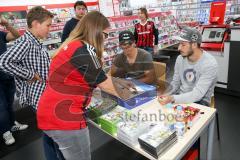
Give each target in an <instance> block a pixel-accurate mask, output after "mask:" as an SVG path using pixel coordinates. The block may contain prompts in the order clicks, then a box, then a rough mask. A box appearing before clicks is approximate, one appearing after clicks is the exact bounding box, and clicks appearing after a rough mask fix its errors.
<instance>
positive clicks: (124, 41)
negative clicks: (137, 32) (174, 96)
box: [111, 31, 155, 84]
mask: <svg viewBox="0 0 240 160" xmlns="http://www.w3.org/2000/svg"><path fill="white" fill-rule="evenodd" d="M119 45H120V47H121V48H122V50H123V54H119V55H117V57H116V58H115V59H114V62H113V65H112V67H111V75H112V76H114V77H120V78H133V79H138V80H139V81H141V82H144V83H148V84H151V83H153V82H154V80H155V74H154V70H153V63H152V56H151V54H149V53H148V52H146V51H145V50H143V49H140V48H136V45H135V40H134V35H133V33H132V32H130V31H122V32H121V33H120V34H119Z"/></svg>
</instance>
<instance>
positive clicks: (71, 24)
mask: <svg viewBox="0 0 240 160" xmlns="http://www.w3.org/2000/svg"><path fill="white" fill-rule="evenodd" d="M74 11H75V15H76V17H73V18H71V19H70V20H69V21H67V22H66V24H65V26H64V28H63V34H62V39H61V41H62V43H63V42H64V41H65V40H66V39H67V38H68V36H69V34H70V33H71V32H72V30H73V29H74V28H75V26H76V25H77V24H78V22H79V20H80V19H81V18H82V17H83V16H84V15H85V14H86V13H87V11H88V10H87V5H86V4H85V3H84V2H83V1H77V2H75V4H74Z"/></svg>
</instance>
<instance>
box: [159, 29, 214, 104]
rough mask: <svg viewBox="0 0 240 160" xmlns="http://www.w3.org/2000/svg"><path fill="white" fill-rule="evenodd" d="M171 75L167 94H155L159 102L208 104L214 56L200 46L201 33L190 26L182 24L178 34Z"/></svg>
mask: <svg viewBox="0 0 240 160" xmlns="http://www.w3.org/2000/svg"><path fill="white" fill-rule="evenodd" d="M175 39H177V40H179V42H180V43H179V46H178V50H179V52H180V54H181V55H179V56H178V57H177V60H176V63H175V68H174V76H173V80H172V82H171V87H172V90H171V92H170V94H169V95H167V96H162V97H160V98H159V102H160V103H161V104H162V105H164V104H167V103H193V102H195V103H198V104H202V105H205V106H209V105H210V101H211V96H212V95H213V92H214V87H215V84H216V82H217V72H218V64H217V62H216V60H215V58H214V57H213V56H212V55H210V54H209V53H207V52H206V51H203V50H201V48H200V44H201V42H202V35H201V34H200V32H199V31H198V30H196V29H194V28H189V27H186V28H183V29H182V30H181V33H180V34H179V36H176V37H175Z"/></svg>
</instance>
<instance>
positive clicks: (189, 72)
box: [183, 69, 197, 85]
mask: <svg viewBox="0 0 240 160" xmlns="http://www.w3.org/2000/svg"><path fill="white" fill-rule="evenodd" d="M183 78H184V80H185V82H187V83H188V84H190V85H193V84H195V82H196V78H197V77H196V71H195V70H194V69H186V70H185V71H184V73H183Z"/></svg>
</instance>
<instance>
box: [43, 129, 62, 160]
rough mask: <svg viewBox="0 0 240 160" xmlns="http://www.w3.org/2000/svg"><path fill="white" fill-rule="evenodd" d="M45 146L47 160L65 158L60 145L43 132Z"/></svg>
mask: <svg viewBox="0 0 240 160" xmlns="http://www.w3.org/2000/svg"><path fill="white" fill-rule="evenodd" d="M42 137H43V147H44V153H45V158H46V159H47V160H64V157H63V155H62V153H61V151H60V150H59V149H58V148H59V147H58V145H57V144H56V143H55V142H54V141H53V139H52V138H50V137H49V136H48V135H46V134H45V133H44V132H43V136H42Z"/></svg>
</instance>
